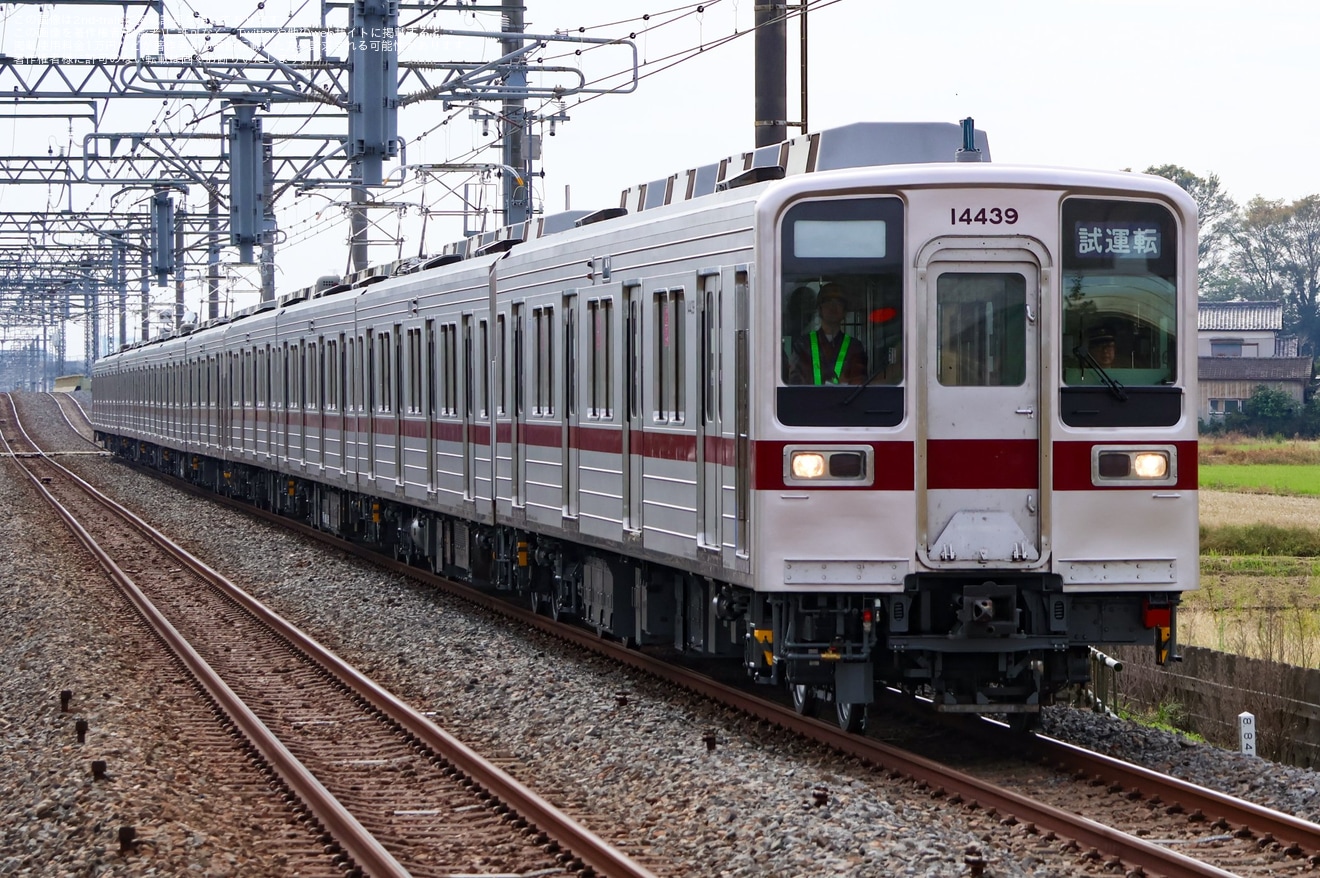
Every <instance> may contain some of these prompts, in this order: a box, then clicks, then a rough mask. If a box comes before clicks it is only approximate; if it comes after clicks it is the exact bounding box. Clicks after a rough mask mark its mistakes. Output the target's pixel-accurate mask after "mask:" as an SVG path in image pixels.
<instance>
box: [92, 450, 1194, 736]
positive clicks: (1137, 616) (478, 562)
mask: <svg viewBox="0 0 1320 878" xmlns="http://www.w3.org/2000/svg"><path fill="white" fill-rule="evenodd" d="M99 438H101V439H102V440H103V441H104V442H105V443H106V446H107V448H109V449H110V450H111V451H114V452H115V453H116V454H118V455H120V456H122V457H125V458H127V459H130V460H132V461H133V462H135V463H138V464H141V465H143V466H148V467H151V468H154V469H157V470H160V471H163V472H166V473H169V474H171V475H174V476H176V477H178V478H181V479H184V480H186V481H189V482H192V483H195V484H198V485H200V486H203V487H207V488H210V489H212V490H214V491H216V492H218V493H221V494H224V495H227V496H231V497H235V498H238V499H242V500H245V501H248V502H250V503H252V504H254V505H256V506H259V507H261V508H264V509H268V510H272V511H275V512H278V513H281V514H283V515H287V516H289V517H291V518H295V519H298V520H300V521H303V522H305V523H307V524H310V525H311V526H313V527H316V528H317V529H320V530H323V531H326V532H328V533H333V534H336V535H338V536H340V537H343V538H345V539H348V540H351V541H354V542H358V543H363V544H367V545H370V546H373V547H374V548H376V549H379V550H381V551H383V552H386V553H389V554H392V555H393V556H394V557H395V558H396V559H399V560H403V561H407V562H409V563H411V564H414V565H416V566H419V567H425V568H428V569H430V570H431V571H433V572H435V573H438V574H441V575H444V576H448V577H451V578H454V579H459V580H462V581H466V582H469V583H471V584H473V585H476V586H480V587H484V588H489V589H492V590H496V591H503V592H509V593H512V594H514V595H516V596H518V597H519V598H520V599H521V600H522V601H524V602H525V603H526V604H527V605H529V606H531V607H532V608H533V609H535V610H537V611H538V612H543V613H545V614H547V615H550V616H553V617H555V618H557V619H563V620H573V621H576V622H578V623H580V624H582V625H585V626H587V627H589V628H593V629H595V630H596V631H597V632H598V633H599V634H601V635H602V636H609V637H614V638H617V639H620V640H623V641H625V642H629V643H632V644H636V645H638V646H649V647H663V648H670V649H672V650H674V651H675V652H680V653H685V654H690V655H698V656H714V657H724V658H727V659H729V660H730V661H739V660H740V661H741V662H742V664H743V667H744V669H745V670H746V672H747V674H748V676H749V677H751V678H752V679H753V680H755V681H757V682H759V683H764V684H769V685H774V686H783V687H786V688H787V691H788V692H789V694H790V695H791V698H792V701H793V704H794V706H795V707H796V708H797V709H798V710H799V711H800V712H803V713H809V712H814V711H815V710H816V709H817V708H818V706H819V705H820V704H821V703H831V704H832V705H833V708H834V711H835V714H836V719H837V721H838V723H839V725H840V726H842V727H843V728H845V729H849V730H859V729H861V728H862V725H863V722H864V717H865V709H866V705H868V704H870V703H872V702H873V701H874V700H875V696H876V692H877V687H878V686H883V687H888V688H891V689H896V690H900V691H904V692H908V693H912V694H914V695H920V696H923V697H926V698H929V699H930V701H931V702H932V704H933V706H934V709H936V710H938V711H945V712H959V713H980V714H1001V715H1004V717H1005V718H1006V719H1007V720H1008V721H1009V722H1010V724H1012V725H1015V726H1017V727H1020V728H1028V727H1030V726H1032V725H1034V724H1035V720H1036V719H1037V717H1038V715H1039V712H1040V709H1041V707H1043V706H1045V705H1048V704H1050V703H1052V701H1053V700H1054V698H1055V696H1056V695H1057V694H1058V693H1060V692H1062V691H1064V690H1067V689H1069V688H1070V687H1075V686H1080V685H1085V684H1086V683H1087V682H1088V681H1089V675H1090V646H1091V645H1092V644H1137V645H1148V646H1153V647H1154V648H1155V650H1156V658H1157V661H1158V662H1159V663H1161V664H1162V663H1163V662H1164V661H1165V660H1166V659H1167V658H1168V657H1170V656H1172V655H1173V653H1174V637H1173V632H1174V630H1175V620H1176V611H1177V601H1178V595H1177V594H1176V593H1168V592H1147V591H1140V592H1139V591H1114V592H1101V593H1081V594H1079V593H1075V592H1065V591H1064V589H1063V585H1062V582H1061V580H1060V579H1059V577H1057V576H1055V575H1052V574H1023V573H1018V572H1008V571H993V570H980V571H973V572H970V573H938V574H935V573H928V574H915V575H909V576H908V577H906V579H905V581H904V585H903V590H902V591H901V592H886V593H883V594H857V593H829V592H810V593H803V592H783V593H777V592H753V591H751V590H748V589H746V588H742V587H739V586H736V585H732V584H729V583H724V582H720V581H719V580H718V579H715V578H712V577H708V576H704V575H700V574H697V573H693V572H690V571H684V570H680V569H677V568H673V567H669V566H665V565H662V564H658V563H655V562H651V561H646V560H642V559H637V558H632V557H628V556H625V555H622V554H619V553H617V552H614V551H611V550H610V549H609V548H607V547H593V546H591V545H586V544H582V543H577V542H570V541H567V540H564V539H562V538H558V537H550V536H546V535H542V534H538V533H535V532H532V531H529V530H524V529H520V528H516V527H512V526H503V525H492V524H482V523H476V522H472V521H468V520H466V519H463V518H459V517H455V516H449V515H445V514H442V513H438V512H435V511H432V510H424V509H420V508H417V507H415V506H411V505H408V504H405V503H401V502H396V501H391V500H386V499H382V498H378V497H372V496H368V495H364V494H360V493H355V492H350V491H347V490H344V489H341V488H336V487H332V486H328V485H324V484H321V483H318V482H314V481H311V480H308V479H303V478H300V477H297V476H291V475H286V474H280V473H275V472H272V471H270V470H266V469H262V468H260V467H255V466H251V465H248V464H242V463H235V462H227V461H222V460H218V459H216V458H211V457H206V456H200V455H193V454H186V453H182V452H179V451H175V450H171V449H167V448H164V447H161V446H157V445H154V444H151V443H146V442H141V441H138V440H131V439H126V438H123V437H116V436H99Z"/></svg>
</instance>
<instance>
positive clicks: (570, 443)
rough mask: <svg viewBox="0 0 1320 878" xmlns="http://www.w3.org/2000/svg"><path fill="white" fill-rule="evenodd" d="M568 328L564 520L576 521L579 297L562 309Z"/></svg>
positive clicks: (567, 298)
mask: <svg viewBox="0 0 1320 878" xmlns="http://www.w3.org/2000/svg"><path fill="white" fill-rule="evenodd" d="M560 314H561V315H562V317H561V319H562V320H563V328H564V367H563V376H564V393H563V399H564V402H563V414H562V417H561V418H560V420H559V423H560V424H561V427H560V436H559V450H560V459H561V460H563V461H564V484H563V495H562V497H563V500H562V505H563V508H564V518H566V519H570V520H576V519H577V517H578V512H579V511H580V510H579V506H578V504H579V494H578V485H579V481H578V480H579V478H580V476H581V472H580V470H581V467H582V444H581V442H579V441H575V437H577V436H580V435H581V433H580V428H581V426H582V422H581V417H582V415H581V413H580V411H579V410H578V393H577V380H578V374H579V370H578V365H579V361H578V356H579V353H578V329H577V319H578V318H577V294H576V293H564V298H563V307H562V308H561V309H560Z"/></svg>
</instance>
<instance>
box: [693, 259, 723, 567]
mask: <svg viewBox="0 0 1320 878" xmlns="http://www.w3.org/2000/svg"><path fill="white" fill-rule="evenodd" d="M699 285H700V295H699V297H698V301H697V327H698V328H697V332H698V335H699V337H698V339H697V345H698V351H697V367H698V369H700V374H698V375H697V376H695V377H696V382H697V384H698V386H699V387H700V395H699V399H698V406H699V410H698V411H697V416H696V419H695V421H696V431H697V442H696V446H697V448H696V451H697V473H696V476H697V545H699V546H701V547H703V548H706V549H710V550H712V551H716V552H718V551H720V533H721V529H720V490H721V487H722V485H723V482H724V476H723V466H722V464H723V455H722V454H721V453H720V451H719V449H720V448H721V447H723V443H722V442H721V439H722V438H723V418H722V416H721V412H720V408H721V400H722V398H723V393H724V391H723V388H722V387H721V385H720V350H721V345H720V326H721V319H720V274H719V270H718V269H714V270H711V271H704V272H701V275H700V279H699Z"/></svg>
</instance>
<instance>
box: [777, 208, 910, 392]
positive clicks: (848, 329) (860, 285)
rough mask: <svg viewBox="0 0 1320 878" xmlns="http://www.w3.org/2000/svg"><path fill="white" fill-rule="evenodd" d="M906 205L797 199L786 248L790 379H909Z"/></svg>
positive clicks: (785, 334) (784, 319)
mask: <svg viewBox="0 0 1320 878" xmlns="http://www.w3.org/2000/svg"><path fill="white" fill-rule="evenodd" d="M902 217H903V205H902V202H900V201H899V200H898V199H896V198H839V199H822V200H819V201H809V202H804V203H801V204H797V205H794V206H793V207H792V208H791V209H790V210H789V211H788V212H787V214H786V215H785V220H784V226H783V238H782V242H783V245H782V247H781V250H780V252H781V254H782V260H783V262H782V265H781V286H780V314H781V334H780V338H781V345H782V349H781V370H780V380H781V381H783V382H784V383H785V384H792V385H804V386H816V387H824V386H829V385H840V384H849V385H863V384H873V385H883V384H890V385H893V384H900V383H902V381H903V357H902V347H903V294H902V280H903V273H902V264H901V262H900V257H901V254H902V250H903V245H902Z"/></svg>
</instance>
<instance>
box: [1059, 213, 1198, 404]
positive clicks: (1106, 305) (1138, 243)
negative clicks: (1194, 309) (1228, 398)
mask: <svg viewBox="0 0 1320 878" xmlns="http://www.w3.org/2000/svg"><path fill="white" fill-rule="evenodd" d="M1062 232H1063V236H1064V247H1063V290H1062V292H1063V320H1062V323H1061V328H1062V332H1063V340H1062V341H1063V360H1064V373H1063V378H1064V383H1065V384H1069V385H1074V386H1077V385H1081V386H1085V385H1100V384H1104V383H1106V378H1108V379H1111V380H1115V381H1118V382H1120V383H1121V384H1123V385H1160V384H1172V383H1174V381H1175V379H1176V378H1177V370H1176V363H1177V357H1176V356H1175V352H1176V343H1177V294H1178V289H1177V275H1176V269H1177V251H1178V247H1177V240H1178V239H1177V228H1176V225H1175V223H1174V220H1173V215H1172V214H1171V213H1170V212H1169V211H1168V209H1166V208H1165V207H1163V206H1161V205H1158V204H1150V203H1144V202H1131V201H1107V200H1101V199H1084V198H1073V199H1069V200H1068V201H1065V202H1064V205H1063V227H1062Z"/></svg>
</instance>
